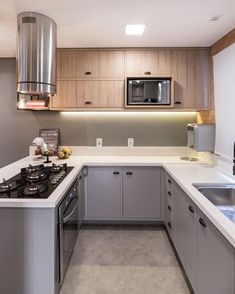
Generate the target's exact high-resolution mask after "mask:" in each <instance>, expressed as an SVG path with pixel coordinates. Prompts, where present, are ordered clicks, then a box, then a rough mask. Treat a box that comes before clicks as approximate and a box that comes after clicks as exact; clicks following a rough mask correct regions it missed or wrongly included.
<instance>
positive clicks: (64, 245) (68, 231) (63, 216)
mask: <svg viewBox="0 0 235 294" xmlns="http://www.w3.org/2000/svg"><path fill="white" fill-rule="evenodd" d="M78 230H79V193H78V180H76V181H75V182H74V183H73V185H72V187H71V188H70V190H69V192H68V193H67V194H66V196H65V197H64V199H63V201H62V202H61V204H60V206H59V208H58V271H57V272H58V282H59V284H60V285H61V284H62V282H63V279H64V276H65V273H66V270H67V268H68V265H69V261H70V258H71V256H72V253H73V249H74V245H75V243H76V240H77V236H78Z"/></svg>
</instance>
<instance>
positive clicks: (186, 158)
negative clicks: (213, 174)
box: [180, 156, 199, 161]
mask: <svg viewBox="0 0 235 294" xmlns="http://www.w3.org/2000/svg"><path fill="white" fill-rule="evenodd" d="M180 159H182V160H185V161H198V160H199V159H198V158H197V157H190V156H183V157H180Z"/></svg>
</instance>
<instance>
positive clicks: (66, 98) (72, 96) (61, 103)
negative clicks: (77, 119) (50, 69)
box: [51, 81, 77, 109]
mask: <svg viewBox="0 0 235 294" xmlns="http://www.w3.org/2000/svg"><path fill="white" fill-rule="evenodd" d="M51 107H52V108H58V109H61V108H75V107H77V93H76V82H75V81H57V95H56V96H53V97H52V105H51Z"/></svg>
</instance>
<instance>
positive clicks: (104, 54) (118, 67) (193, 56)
mask: <svg viewBox="0 0 235 294" xmlns="http://www.w3.org/2000/svg"><path fill="white" fill-rule="evenodd" d="M210 66H211V56H210V50H209V49H206V48H201V49H200V48H198V49H192V48H179V49H171V48H167V49H160V48H158V49H149V50H148V49H146V50H144V49H140V50H138V49H133V50H119V49H110V50H105V49H104V50H101V49H99V50H98V49H97V50H96V49H95V50H92V49H58V50H57V78H58V81H57V83H58V84H57V88H58V91H57V92H58V95H57V96H56V97H55V99H54V98H53V99H52V108H74V107H77V108H83V107H84V108H87V107H89V108H107V109H108V108H122V107H124V92H125V91H124V81H125V78H126V77H136V78H138V77H172V79H173V83H174V84H173V87H174V91H173V93H174V95H173V96H174V97H173V98H174V103H175V104H174V107H175V108H182V109H183V108H184V109H198V110H203V109H208V108H209V100H210V69H211V68H210ZM62 81H63V82H62Z"/></svg>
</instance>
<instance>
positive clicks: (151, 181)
mask: <svg viewBox="0 0 235 294" xmlns="http://www.w3.org/2000/svg"><path fill="white" fill-rule="evenodd" d="M161 210H162V209H161V168H158V167H129V168H128V167H126V168H123V215H124V218H127V219H128V218H130V219H161Z"/></svg>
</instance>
